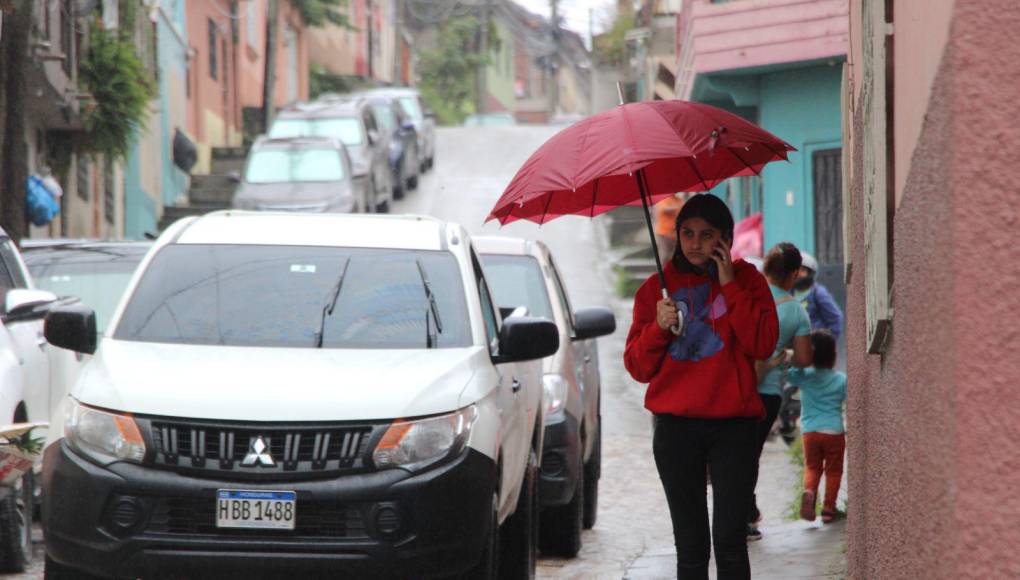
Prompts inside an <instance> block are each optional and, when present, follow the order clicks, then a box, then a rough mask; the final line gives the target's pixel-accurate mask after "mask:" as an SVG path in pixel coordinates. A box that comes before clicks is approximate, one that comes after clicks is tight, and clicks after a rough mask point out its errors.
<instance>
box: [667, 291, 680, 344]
mask: <svg viewBox="0 0 1020 580" xmlns="http://www.w3.org/2000/svg"><path fill="white" fill-rule="evenodd" d="M662 297H663V298H669V292H666V289H665V288H663V289H662ZM676 315H677V318H679V319H680V321H679V322H678V323H677V325H676V326H670V327H669V330H670V332H672V333H673V334H675V335H677V336H680V329H681V328H683V327H684V315H683V313H682V312H680V310H679V309H677V311H676Z"/></svg>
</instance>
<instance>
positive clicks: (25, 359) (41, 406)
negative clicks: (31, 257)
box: [0, 239, 51, 421]
mask: <svg viewBox="0 0 1020 580" xmlns="http://www.w3.org/2000/svg"><path fill="white" fill-rule="evenodd" d="M0 287H2V288H3V289H4V292H3V298H4V299H6V295H7V292H6V290H10V289H14V288H22V289H24V288H28V280H27V279H26V277H25V275H24V273H23V270H22V269H21V267H20V264H19V261H18V258H17V250H16V249H15V248H14V245H13V244H12V242H11V241H10V240H9V239H4V240H3V242H0ZM7 329H8V331H9V332H10V334H11V339H12V340H13V341H14V347H15V354H16V355H17V357H18V363H19V364H20V365H21V373H22V376H23V377H24V386H25V390H24V393H23V394H22V397H23V398H24V401H25V406H26V407H27V408H28V412H29V414H30V415H29V419H30V420H43V419H46V418H47V417H48V416H49V409H50V359H49V352H48V351H49V349H50V348H51V347H50V346H49V343H47V342H46V338H45V337H44V336H43V321H42V320H31V321H26V322H16V323H12V324H8V325H7ZM10 419H13V417H0V421H8V420H10Z"/></svg>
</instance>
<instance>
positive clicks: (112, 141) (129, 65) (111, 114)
mask: <svg viewBox="0 0 1020 580" xmlns="http://www.w3.org/2000/svg"><path fill="white" fill-rule="evenodd" d="M79 78H80V80H81V82H82V84H83V85H84V86H85V87H86V88H87V89H88V90H89V92H90V93H91V94H92V97H93V99H94V100H95V104H94V106H92V107H90V108H88V109H86V111H85V114H84V122H85V133H86V136H85V139H84V140H83V146H84V148H85V149H86V150H88V151H92V152H95V153H104V154H108V155H112V156H113V157H114V158H124V157H125V156H126V155H127V153H128V150H129V149H130V148H131V145H132V144H133V143H134V140H135V139H136V137H137V135H138V132H139V131H140V130H141V129H143V128H144V127H145V121H146V117H147V112H148V111H147V106H148V102H149V100H150V99H152V97H153V96H154V94H155V89H154V87H153V86H152V83H151V82H150V81H149V74H148V73H147V72H146V70H145V67H144V66H143V65H142V62H141V60H139V58H138V55H137V54H136V53H135V48H134V45H132V44H131V42H130V41H129V40H127V39H126V38H120V37H119V36H117V35H113V34H110V33H109V32H107V31H105V30H103V29H102V27H101V26H99V25H97V24H93V25H92V27H91V29H90V30H89V48H88V51H87V52H86V54H85V59H84V60H83V61H82V63H81V69H80V71H79Z"/></svg>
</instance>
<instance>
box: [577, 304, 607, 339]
mask: <svg viewBox="0 0 1020 580" xmlns="http://www.w3.org/2000/svg"><path fill="white" fill-rule="evenodd" d="M614 332H616V316H614V315H613V313H612V311H611V310H609V309H608V308H604V307H602V306H595V307H592V308H582V309H580V310H578V311H576V312H574V339H575V340H584V339H586V338H596V337H599V336H606V335H607V334H612V333H614Z"/></svg>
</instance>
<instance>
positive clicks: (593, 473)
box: [584, 421, 602, 530]
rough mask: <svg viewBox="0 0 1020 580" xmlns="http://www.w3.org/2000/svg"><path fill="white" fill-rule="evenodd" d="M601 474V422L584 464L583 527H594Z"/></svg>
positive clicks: (597, 509)
mask: <svg viewBox="0 0 1020 580" xmlns="http://www.w3.org/2000/svg"><path fill="white" fill-rule="evenodd" d="M601 476H602V424H601V421H599V426H598V427H597V428H596V431H595V446H594V447H593V448H592V450H591V457H589V458H588V462H587V463H585V464H584V529H586V530H590V529H592V528H594V527H595V520H596V519H597V518H598V511H599V478H600V477H601Z"/></svg>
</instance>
